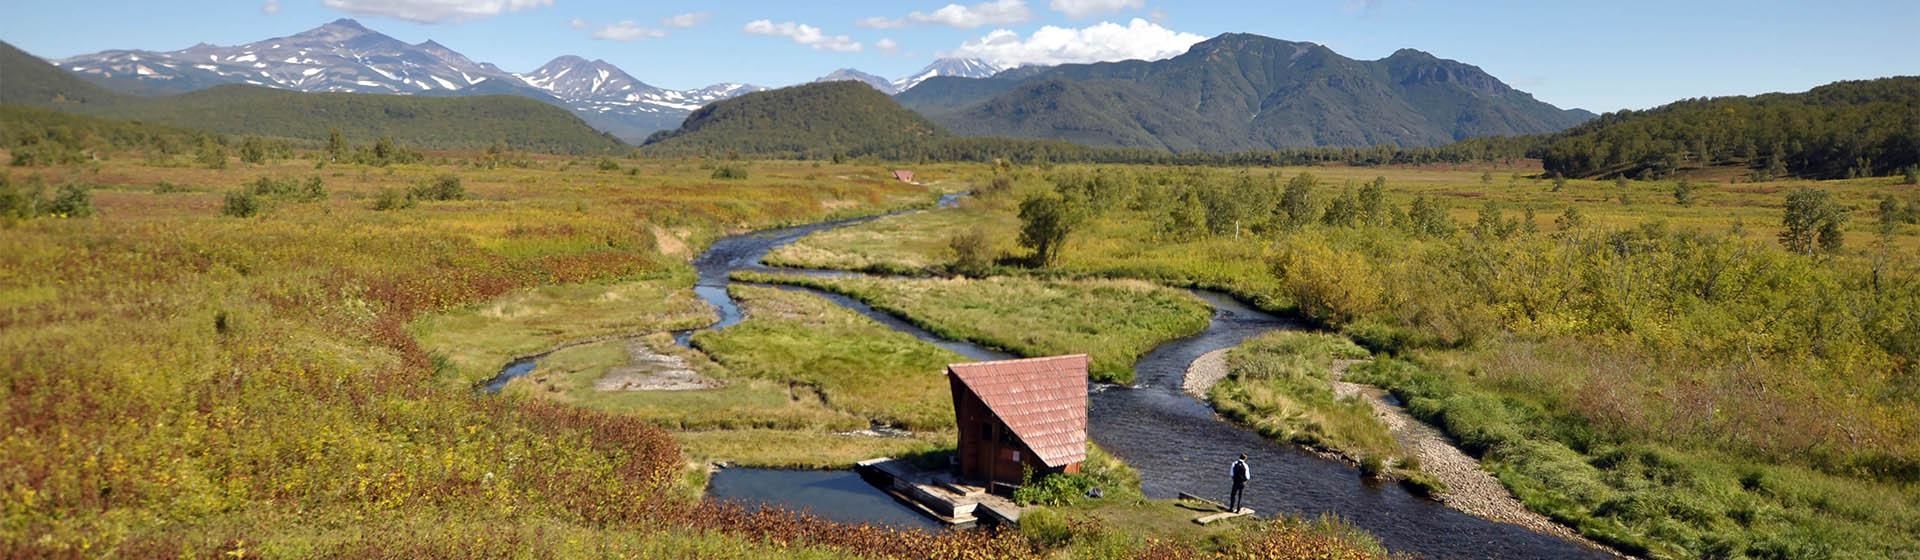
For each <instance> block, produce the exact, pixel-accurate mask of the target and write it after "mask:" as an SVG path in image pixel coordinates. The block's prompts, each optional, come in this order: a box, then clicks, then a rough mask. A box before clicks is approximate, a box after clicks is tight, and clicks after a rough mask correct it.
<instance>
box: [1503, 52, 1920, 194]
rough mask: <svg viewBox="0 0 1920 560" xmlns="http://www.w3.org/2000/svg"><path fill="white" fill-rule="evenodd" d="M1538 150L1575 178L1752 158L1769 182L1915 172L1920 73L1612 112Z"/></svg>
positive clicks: (1919, 161)
mask: <svg viewBox="0 0 1920 560" xmlns="http://www.w3.org/2000/svg"><path fill="white" fill-rule="evenodd" d="M1538 155H1539V156H1540V157H1541V159H1542V161H1543V162H1544V163H1545V165H1546V169H1547V171H1548V172H1549V173H1555V174H1559V175H1562V176H1568V177H1611V176H1632V177H1645V178H1653V177H1660V176H1664V175H1666V174H1668V173H1671V172H1672V171H1674V170H1676V169H1680V168H1683V167H1688V166H1708V165H1742V166H1746V167H1748V168H1751V169H1752V170H1753V176H1754V178H1756V179H1762V180H1765V179H1773V178H1785V177H1790V176H1791V177H1805V178H1819V179H1836V178H1848V177H1861V176H1875V177H1878V176H1888V175H1898V174H1903V173H1912V172H1913V171H1912V170H1913V169H1914V167H1915V166H1917V165H1920V78H1912V77H1903V78H1885V79H1879V80H1868V81H1852V82H1838V83H1834V84H1830V85H1826V86H1821V87H1818V88H1814V89H1813V90H1812V91H1808V92H1806V93H1797V94H1785V93H1775V94H1767V95H1759V96H1753V97H1720V98H1702V99H1689V100H1684V101H1680V102H1676V103H1673V104H1670V105H1667V106H1664V107H1660V108H1656V109H1651V110H1647V111H1620V112H1617V113H1609V114H1606V115H1602V116H1601V117H1600V118H1597V119H1594V120H1593V121H1589V122H1587V123H1585V124H1582V125H1580V126H1577V127H1574V128H1572V129H1570V130H1568V131H1566V132H1563V133H1560V134H1556V135H1553V136H1551V137H1549V138H1547V139H1546V141H1545V143H1544V148H1543V149H1542V150H1540V151H1539V152H1538Z"/></svg>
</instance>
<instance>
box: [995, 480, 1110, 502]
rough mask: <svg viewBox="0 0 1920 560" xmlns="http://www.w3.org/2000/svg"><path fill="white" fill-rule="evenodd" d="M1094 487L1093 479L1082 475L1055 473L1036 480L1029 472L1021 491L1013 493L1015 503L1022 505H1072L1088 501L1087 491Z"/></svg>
mask: <svg viewBox="0 0 1920 560" xmlns="http://www.w3.org/2000/svg"><path fill="white" fill-rule="evenodd" d="M1094 486H1095V484H1094V481H1093V479H1092V478H1089V477H1087V476H1086V475H1082V474H1071V473H1055V474H1049V475H1042V476H1040V477H1038V478H1037V479H1036V478H1035V477H1034V475H1033V473H1031V472H1029V473H1027V475H1026V479H1025V483H1024V484H1021V485H1020V489H1019V490H1014V491H1013V501H1015V502H1019V503H1020V504H1022V505H1043V506H1064V505H1071V504H1074V503H1078V502H1079V501H1080V500H1083V499H1086V496H1087V491H1088V490H1092V489H1093V488H1094Z"/></svg>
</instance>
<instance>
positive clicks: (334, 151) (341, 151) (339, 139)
mask: <svg viewBox="0 0 1920 560" xmlns="http://www.w3.org/2000/svg"><path fill="white" fill-rule="evenodd" d="M347 151H348V148H347V139H346V138H345V137H343V136H341V135H340V129H338V128H330V129H327V161H341V160H344V159H347Z"/></svg>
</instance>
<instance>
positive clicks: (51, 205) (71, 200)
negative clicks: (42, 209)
mask: <svg viewBox="0 0 1920 560" xmlns="http://www.w3.org/2000/svg"><path fill="white" fill-rule="evenodd" d="M46 211H47V214H50V215H53V216H58V217H62V218H85V217H87V216H92V215H93V193H91V192H88V190H87V187H86V185H82V184H79V183H67V184H66V185H65V186H62V187H60V191H59V192H58V193H55V194H54V195H53V200H51V201H48V202H47V210H46Z"/></svg>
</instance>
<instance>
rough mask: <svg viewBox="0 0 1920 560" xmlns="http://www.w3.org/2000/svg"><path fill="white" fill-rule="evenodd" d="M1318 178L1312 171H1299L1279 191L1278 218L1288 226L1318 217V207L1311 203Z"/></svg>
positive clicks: (1294, 225)
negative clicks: (1284, 187)
mask: <svg viewBox="0 0 1920 560" xmlns="http://www.w3.org/2000/svg"><path fill="white" fill-rule="evenodd" d="M1319 184H1320V179H1319V178H1317V177H1314V176H1313V174H1312V173H1304V172H1303V173H1301V174H1299V175H1294V176H1293V178H1292V179H1288V180H1287V189H1286V190H1285V191H1284V192H1281V193H1280V220H1281V222H1282V223H1284V224H1285V225H1286V226H1287V227H1289V228H1295V227H1300V226H1303V225H1307V224H1309V223H1313V221H1314V220H1316V219H1319V217H1320V216H1319V213H1320V209H1319V208H1317V207H1315V206H1314V204H1313V187H1315V186H1317V185H1319Z"/></svg>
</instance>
